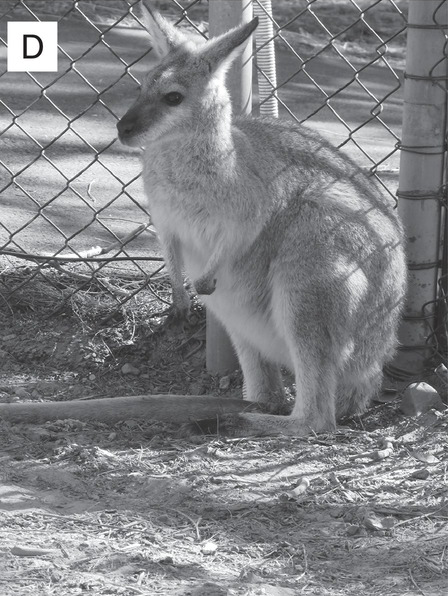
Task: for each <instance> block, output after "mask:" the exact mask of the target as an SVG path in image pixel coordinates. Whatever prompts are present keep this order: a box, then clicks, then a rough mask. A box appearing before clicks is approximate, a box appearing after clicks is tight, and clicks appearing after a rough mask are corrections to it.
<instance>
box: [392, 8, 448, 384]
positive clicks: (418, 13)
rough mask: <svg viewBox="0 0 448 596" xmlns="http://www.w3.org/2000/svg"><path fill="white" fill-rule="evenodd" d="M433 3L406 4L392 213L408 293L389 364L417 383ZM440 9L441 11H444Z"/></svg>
mask: <svg viewBox="0 0 448 596" xmlns="http://www.w3.org/2000/svg"><path fill="white" fill-rule="evenodd" d="M440 5H441V3H440V0H410V1H409V15H408V30H407V45H406V71H405V75H404V106H403V129H402V144H401V157H400V181H399V191H398V193H397V195H398V197H399V202H398V210H399V212H400V213H401V216H402V219H403V222H404V226H405V229H406V237H407V258H408V268H409V290H408V296H407V303H406V307H405V313H404V317H403V322H402V324H401V327H400V331H399V339H400V344H401V347H400V351H399V354H398V356H397V359H396V364H397V366H398V367H399V369H400V370H401V371H402V372H403V373H404V374H405V376H410V377H411V376H414V377H415V376H420V375H422V373H423V372H424V369H425V365H426V364H427V359H428V358H429V357H430V356H431V355H432V354H433V352H434V345H431V341H433V340H434V337H433V336H431V333H432V330H433V329H434V325H435V320H434V319H435V304H436V302H435V300H436V297H437V273H438V266H439V249H440V217H441V201H440V197H441V189H442V185H443V172H444V152H445V130H446V112H447V96H446V71H445V61H444V46H445V45H446V39H445V36H444V31H443V29H444V26H445V28H446V25H447V22H446V21H447V15H446V11H443V10H439V11H438V10H437V9H438V8H439V7H440ZM445 6H446V5H445Z"/></svg>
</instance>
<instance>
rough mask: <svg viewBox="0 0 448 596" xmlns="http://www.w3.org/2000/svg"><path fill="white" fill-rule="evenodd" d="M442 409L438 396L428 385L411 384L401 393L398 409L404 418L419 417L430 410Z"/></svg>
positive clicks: (422, 383)
mask: <svg viewBox="0 0 448 596" xmlns="http://www.w3.org/2000/svg"><path fill="white" fill-rule="evenodd" d="M443 408H444V405H443V402H442V400H441V399H440V395H439V394H438V393H437V391H436V390H435V389H434V387H431V385H428V383H424V382H421V383H411V384H410V385H408V386H407V387H406V389H405V390H404V392H403V397H402V400H401V404H400V409H401V411H402V412H403V414H405V415H406V416H419V415H420V414H423V413H425V412H428V411H429V410H432V409H437V410H441V409H443Z"/></svg>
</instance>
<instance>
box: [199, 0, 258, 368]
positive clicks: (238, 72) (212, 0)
mask: <svg viewBox="0 0 448 596" xmlns="http://www.w3.org/2000/svg"><path fill="white" fill-rule="evenodd" d="M208 15H209V34H210V37H214V36H216V35H220V34H221V33H224V32H225V31H228V30H229V29H231V28H232V27H235V26H236V25H239V24H240V23H242V22H245V23H246V22H249V21H250V20H251V19H252V0H209V8H208ZM251 55H252V46H251V44H250V42H248V43H247V46H246V48H245V50H244V51H243V53H242V55H241V57H240V58H238V59H237V60H236V61H235V63H234V65H233V66H232V68H231V70H230V71H229V73H228V74H227V88H228V89H229V91H230V95H231V98H232V106H233V110H234V112H235V113H244V114H250V112H251V111H252V60H251V59H250V57H251ZM206 365H207V370H208V371H209V372H211V373H224V372H226V371H232V370H235V369H237V368H238V359H237V357H236V354H235V350H234V349H233V346H232V343H231V342H230V339H229V337H228V335H227V333H226V331H225V329H224V328H223V327H222V325H221V324H220V323H219V321H218V320H217V319H216V318H215V317H214V316H213V314H212V313H210V312H207V327H206Z"/></svg>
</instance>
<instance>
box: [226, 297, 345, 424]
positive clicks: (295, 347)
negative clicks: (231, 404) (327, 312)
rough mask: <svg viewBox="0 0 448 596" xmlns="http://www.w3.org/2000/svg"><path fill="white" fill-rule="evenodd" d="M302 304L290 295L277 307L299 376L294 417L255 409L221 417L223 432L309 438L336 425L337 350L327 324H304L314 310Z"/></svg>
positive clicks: (277, 313) (284, 335)
mask: <svg viewBox="0 0 448 596" xmlns="http://www.w3.org/2000/svg"><path fill="white" fill-rule="evenodd" d="M294 302H295V303H296V304H295V307H294ZM299 305H300V302H299V297H298V296H294V295H293V294H292V295H291V294H290V295H288V296H286V297H285V301H284V302H282V303H280V304H279V303H277V308H276V309H275V311H276V317H277V321H276V322H277V328H278V331H279V334H280V335H281V336H282V337H283V338H284V339H285V342H286V344H287V346H288V349H289V355H290V360H291V362H292V366H293V371H294V374H295V382H296V399H295V404H294V408H293V411H292V412H291V414H290V415H288V416H278V415H272V414H258V413H251V412H249V413H242V414H236V415H233V414H230V415H226V416H223V417H222V418H221V419H220V420H219V430H220V432H222V433H223V434H228V435H231V436H248V435H258V436H260V435H275V434H284V435H290V436H304V435H308V434H310V433H312V432H322V431H327V430H331V431H332V430H334V429H335V426H336V413H335V410H336V389H337V364H336V362H335V361H334V358H333V352H334V349H333V347H332V345H331V340H330V338H329V336H328V333H327V332H326V330H325V325H324V324H323V323H321V321H319V319H318V318H317V319H316V318H315V317H314V321H316V323H315V324H311V325H306V324H304V321H306V320H310V319H309V315H310V314H311V313H309V312H308V313H307V312H300V306H299ZM298 315H299V316H298ZM252 357H253V356H252ZM246 358H247V355H246ZM243 361H244V357H243V358H242V362H243ZM248 363H250V360H249V359H247V362H246V363H245V364H246V370H248V371H249V375H248V377H247V378H248V379H249V383H250V382H251V381H250V379H251V377H250V366H247V365H248ZM254 378H255V377H254Z"/></svg>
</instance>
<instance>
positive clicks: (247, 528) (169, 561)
mask: <svg viewBox="0 0 448 596" xmlns="http://www.w3.org/2000/svg"><path fill="white" fill-rule="evenodd" d="M10 281H11V280H10ZM14 281H15V282H17V278H15V280H14ZM56 282H57V283H56ZM34 283H35V284H37V287H35V288H34V290H33V288H32V285H33V284H31V285H28V284H26V285H25V286H24V289H25V288H26V291H27V292H28V295H27V296H25V297H24V296H21V299H20V300H18V305H16V304H15V303H14V302H13V301H12V298H11V297H9V298H8V304H9V307H8V308H7V309H6V308H5V309H3V312H4V314H5V316H4V317H3V318H2V320H1V321H0V337H1V338H2V340H3V341H2V345H1V350H2V363H3V370H2V373H1V375H0V396H3V399H4V400H6V401H17V400H19V401H21V400H27V399H47V400H48V399H73V398H74V397H88V396H98V395H117V394H126V393H128V394H131V393H134V394H137V393H145V392H146V393H148V392H153V393H162V392H167V391H171V392H174V393H189V392H190V393H201V392H202V393H221V394H228V395H229V396H230V395H232V396H233V395H236V394H239V393H240V390H241V378H240V377H239V376H238V375H234V376H232V377H231V383H230V387H229V389H226V390H224V391H223V390H220V389H219V379H218V378H216V377H210V376H208V375H207V373H206V372H205V370H204V350H203V345H204V342H203V324H204V321H203V313H202V311H201V310H199V309H196V315H195V316H196V318H195V321H194V322H192V323H190V326H187V327H186V328H180V327H172V326H169V325H168V326H167V325H165V324H163V319H164V317H161V318H160V320H159V321H158V320H157V317H156V318H153V319H151V318H150V317H147V318H146V320H145V318H144V310H145V308H146V310H147V312H149V313H151V312H157V311H158V309H159V308H160V307H161V304H163V303H159V302H158V301H157V299H156V298H155V297H154V295H153V294H150V293H149V294H146V295H145V294H144V293H142V294H141V295H139V300H143V297H145V303H144V304H143V305H142V304H140V303H136V304H133V301H132V300H130V301H129V302H128V303H127V308H128V311H127V312H126V313H121V316H120V318H119V319H117V320H113V321H109V322H108V323H107V324H104V325H103V326H102V327H100V328H98V327H95V326H94V325H93V322H94V317H93V310H92V304H93V303H96V304H97V312H103V306H101V296H103V295H104V292H103V293H102V292H98V295H96V293H95V288H94V287H91V288H90V289H83V290H81V292H78V294H79V296H78V298H77V302H76V308H72V310H71V311H70V310H69V309H68V307H67V308H66V310H65V311H64V312H61V313H60V314H59V315H57V316H54V315H53V316H50V317H48V313H49V312H51V311H52V308H53V306H54V304H55V303H56V304H57V303H58V300H59V297H58V294H57V292H56V290H55V295H52V294H51V293H50V292H48V291H47V289H48V288H47V287H46V286H45V283H48V282H44V281H43V280H42V279H38V278H37V277H36V278H35V280H34ZM52 283H53V285H52V287H54V286H56V287H57V288H58V291H66V290H67V287H69V288H70V289H72V288H73V287H75V285H76V281H75V280H74V278H69V277H68V278H62V276H61V274H60V273H59V278H58V275H57V274H56V272H54V278H53V279H52ZM115 283H116V284H117V286H118V285H119V282H118V279H115ZM126 283H127V281H126V280H125V281H124V282H123V284H124V285H123V287H126ZM158 283H159V282H158ZM160 284H161V285H159V286H158V287H157V291H162V289H163V288H165V290H166V294H164V296H165V297H166V298H167V297H168V296H169V289H168V287H167V286H165V282H162V281H161V282H160ZM165 290H164V291H165ZM3 291H4V288H3ZM83 292H84V294H83ZM150 296H151V298H150ZM32 297H37V298H34V301H33V298H32ZM25 298H26V299H25ZM92 301H94V302H92ZM95 301H96V302H95ZM74 304H75V303H74V302H73V301H72V302H70V301H69V302H68V303H67V305H68V306H70V305H71V306H72V307H73V305H74ZM143 306H144V308H143ZM133 307H134V309H135V311H134V312H132V308H133ZM105 311H107V308H106V309H105ZM44 315H45V316H46V317H47V318H45V317H44ZM125 362H132V363H133V364H134V365H136V366H137V367H138V369H139V374H138V375H136V376H132V375H131V376H129V375H124V374H123V373H122V372H121V367H122V365H123V363H125ZM36 391H37V395H36V394H35V393H34V392H36ZM24 392H25V393H24ZM344 424H345V426H342V427H340V428H339V430H338V432H337V433H335V434H334V435H319V436H315V437H309V438H304V439H289V438H288V439H287V438H282V437H267V438H264V439H254V438H251V437H247V438H246V439H238V440H230V439H226V438H225V437H198V438H197V439H196V441H194V442H192V441H190V442H188V441H185V440H183V439H179V438H178V437H177V435H176V429H174V428H170V427H169V426H166V425H163V424H142V423H141V422H140V421H138V420H132V419H130V420H123V421H122V422H121V423H120V424H117V425H114V426H108V425H105V424H99V423H82V422H79V421H76V420H63V421H57V422H53V423H47V424H45V425H42V426H25V425H15V426H12V425H9V424H6V423H3V424H1V429H0V449H1V454H2V455H1V466H2V480H1V483H0V499H1V500H0V503H1V505H0V507H1V509H0V518H1V530H0V537H1V539H0V591H1V593H2V595H5V596H12V595H20V596H25V595H27V594H38V595H53V594H57V595H58V596H66V595H67V596H68V595H72V594H84V593H87V594H94V595H95V596H103V595H106V594H117V595H118V594H122V595H126V596H127V595H133V594H144V595H147V596H150V595H151V596H153V595H156V594H164V595H167V596H172V595H179V596H180V595H185V596H187V595H190V596H192V595H196V596H199V595H201V596H218V595H226V596H243V595H244V596H256V595H257V596H261V595H274V596H294V595H295V594H302V593H303V594H315V595H331V596H342V595H344V596H359V594H360V593H362V594H364V595H365V596H378V595H383V594H384V595H386V594H387V595H388V596H403V595H404V594H409V595H414V594H415V595H417V594H418V595H427V596H432V595H437V596H441V595H442V594H443V593H444V587H446V585H447V582H448V564H447V556H448V550H447V547H448V508H447V497H448V489H447V477H446V473H447V461H448V445H447V441H446V436H447V434H446V433H447V430H448V414H447V412H446V411H445V412H444V413H439V412H435V411H431V412H429V413H428V414H426V415H423V416H420V417H419V418H416V419H409V418H404V417H403V416H402V415H401V413H400V411H399V408H398V401H392V402H390V403H388V404H375V405H374V406H373V407H372V408H371V410H370V411H369V412H367V413H366V414H365V415H364V416H362V417H360V418H356V419H352V420H347V421H345V423H344ZM385 447H387V448H388V449H386V451H384V448H385Z"/></svg>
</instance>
